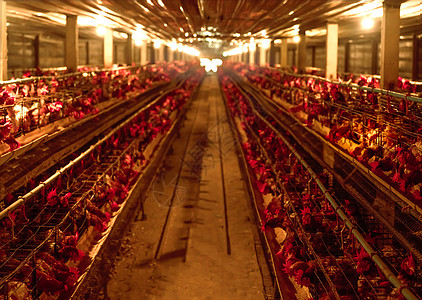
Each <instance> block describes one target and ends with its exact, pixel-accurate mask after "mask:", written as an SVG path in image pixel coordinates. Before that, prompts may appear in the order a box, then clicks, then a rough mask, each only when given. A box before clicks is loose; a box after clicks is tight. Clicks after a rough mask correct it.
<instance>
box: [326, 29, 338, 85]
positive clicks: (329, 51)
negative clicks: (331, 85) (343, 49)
mask: <svg viewBox="0 0 422 300" xmlns="http://www.w3.org/2000/svg"><path fill="white" fill-rule="evenodd" d="M325 53H326V55H325V57H326V60H325V77H326V78H327V79H330V80H336V79H337V53H338V24H333V23H327V36H326V47H325Z"/></svg>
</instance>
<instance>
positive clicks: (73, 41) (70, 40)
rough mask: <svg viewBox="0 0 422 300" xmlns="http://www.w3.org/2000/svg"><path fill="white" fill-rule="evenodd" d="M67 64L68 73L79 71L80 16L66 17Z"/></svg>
mask: <svg viewBox="0 0 422 300" xmlns="http://www.w3.org/2000/svg"><path fill="white" fill-rule="evenodd" d="M65 47H66V48H65V63H66V68H67V70H68V71H71V72H76V71H77V70H78V59H79V42H78V16H74V15H67V16H66V44H65Z"/></svg>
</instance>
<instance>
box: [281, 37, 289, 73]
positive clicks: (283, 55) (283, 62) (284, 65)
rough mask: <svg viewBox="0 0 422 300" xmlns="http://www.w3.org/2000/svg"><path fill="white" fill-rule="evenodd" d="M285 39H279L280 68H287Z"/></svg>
mask: <svg viewBox="0 0 422 300" xmlns="http://www.w3.org/2000/svg"><path fill="white" fill-rule="evenodd" d="M287 45H288V43H287V39H281V44H280V67H282V68H287V67H288V65H287V49H288V47H287Z"/></svg>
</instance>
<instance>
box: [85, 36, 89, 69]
mask: <svg viewBox="0 0 422 300" xmlns="http://www.w3.org/2000/svg"><path fill="white" fill-rule="evenodd" d="M89 45H90V43H89V40H88V41H86V43H85V55H86V62H85V63H86V65H87V66H89V64H90V61H89V55H90V50H89Z"/></svg>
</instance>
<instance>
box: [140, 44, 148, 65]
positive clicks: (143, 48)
mask: <svg viewBox="0 0 422 300" xmlns="http://www.w3.org/2000/svg"><path fill="white" fill-rule="evenodd" d="M147 61H148V59H147V43H146V42H145V41H144V42H142V45H141V65H142V66H143V65H146V64H147Z"/></svg>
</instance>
